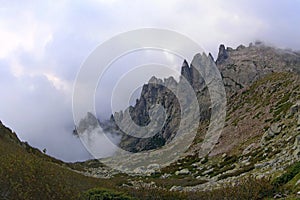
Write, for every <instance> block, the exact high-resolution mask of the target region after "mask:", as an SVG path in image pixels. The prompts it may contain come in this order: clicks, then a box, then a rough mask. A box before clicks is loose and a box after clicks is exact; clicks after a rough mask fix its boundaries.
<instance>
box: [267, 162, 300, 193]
mask: <svg viewBox="0 0 300 200" xmlns="http://www.w3.org/2000/svg"><path fill="white" fill-rule="evenodd" d="M298 173H300V162H297V163H295V164H293V165H291V166H290V167H288V169H286V173H284V174H282V175H281V176H279V177H277V178H276V179H275V180H274V181H273V182H272V184H273V185H274V186H277V187H278V186H282V185H284V184H286V183H288V182H289V181H290V180H292V179H293V178H294V177H295V176H296V175H297V174H298Z"/></svg>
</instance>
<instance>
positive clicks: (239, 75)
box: [216, 44, 300, 92]
mask: <svg viewBox="0 0 300 200" xmlns="http://www.w3.org/2000/svg"><path fill="white" fill-rule="evenodd" d="M219 49H220V50H219V55H218V58H217V62H216V63H217V66H218V67H219V69H220V71H221V74H222V77H223V81H224V84H225V86H226V91H227V92H236V91H237V90H240V89H242V88H245V87H248V86H249V85H251V84H252V83H253V82H254V81H256V80H258V79H259V78H261V77H264V76H265V75H267V74H270V73H273V72H283V71H287V72H290V71H295V72H300V67H299V63H300V56H299V55H298V54H296V53H294V52H290V51H287V50H281V49H275V48H273V47H268V46H265V45H263V44H256V45H251V46H249V47H245V46H239V47H238V48H237V49H231V48H230V49H228V48H227V49H225V46H224V45H221V46H220V48H219Z"/></svg>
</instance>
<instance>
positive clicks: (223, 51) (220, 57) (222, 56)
mask: <svg viewBox="0 0 300 200" xmlns="http://www.w3.org/2000/svg"><path fill="white" fill-rule="evenodd" d="M227 58H228V53H227V50H226V49H225V46H224V44H221V45H220V47H219V53H218V58H217V61H216V63H217V64H220V63H222V62H224V61H225V60H226V59H227Z"/></svg>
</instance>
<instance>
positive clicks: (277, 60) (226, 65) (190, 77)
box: [110, 42, 300, 152]
mask: <svg viewBox="0 0 300 200" xmlns="http://www.w3.org/2000/svg"><path fill="white" fill-rule="evenodd" d="M203 57H207V58H208V59H211V60H213V57H212V56H211V55H209V56H206V55H200V56H199V57H196V56H195V58H194V60H193V61H192V62H191V64H188V62H187V61H186V60H185V61H184V62H183V64H182V68H181V77H184V78H185V79H186V80H187V81H188V82H189V84H190V85H191V86H192V88H193V90H194V91H195V93H196V96H197V99H198V102H199V109H200V123H202V122H204V121H207V120H209V119H210V114H211V113H210V106H211V102H210V96H209V91H208V89H207V86H206V83H205V81H204V79H203V78H202V77H201V75H200V74H199V72H198V71H197V70H196V69H195V67H194V66H193V64H192V63H193V62H197V61H198V60H199V59H200V60H201V59H203ZM214 62H215V63H216V66H217V67H218V69H219V70H220V73H221V76H222V80H223V83H224V86H225V90H226V93H227V96H228V98H227V99H228V101H230V100H231V99H230V96H231V95H233V94H236V93H238V92H240V91H242V90H247V89H248V88H249V86H251V85H252V84H253V83H254V82H255V81H257V80H260V79H262V78H264V77H266V76H268V75H270V74H273V73H283V72H288V73H292V74H293V73H297V72H300V54H299V53H296V52H293V51H290V50H282V49H277V48H274V47H269V46H265V45H264V44H262V43H259V42H256V43H255V44H250V45H249V46H248V47H245V46H243V45H240V46H239V47H237V48H236V49H232V48H230V47H227V48H225V46H224V45H220V47H219V53H218V57H217V59H216V61H214ZM181 86H182V78H181V79H180V80H179V82H176V81H175V79H174V78H173V77H169V78H166V79H164V80H161V79H157V78H156V77H152V78H151V79H150V80H149V82H148V83H147V84H145V85H144V86H143V87H142V92H141V95H140V97H139V98H138V99H137V100H136V103H135V105H134V106H131V107H129V108H127V109H126V110H125V111H121V112H117V113H114V115H112V117H111V125H110V127H115V128H114V129H111V131H112V130H118V134H119V135H122V139H121V142H120V144H119V146H120V147H121V148H123V149H125V150H127V151H131V152H139V151H145V150H150V149H156V148H159V147H161V146H163V145H165V144H166V143H169V142H170V141H171V140H172V138H173V137H174V135H175V134H176V131H177V130H178V126H179V122H180V105H179V102H178V100H177V99H176V96H175V94H174V93H173V92H172V91H171V90H170V89H168V88H176V89H175V90H178V88H180V87H181ZM173 90H174V89H173ZM157 104H160V105H162V106H163V107H164V109H165V110H166V122H165V124H164V126H163V128H162V129H161V130H159V131H158V133H157V134H156V135H155V136H154V137H151V138H138V137H134V136H133V135H127V134H125V133H124V132H122V128H120V127H118V124H117V123H115V120H117V121H118V122H120V123H121V124H125V125H128V124H130V123H129V119H128V117H126V118H125V117H123V115H124V113H125V112H126V111H129V113H130V116H131V118H132V120H133V121H134V122H135V123H136V124H137V125H139V126H147V125H148V124H149V123H150V118H149V110H150V108H151V107H152V106H154V105H157ZM157 121H159V120H157ZM131 130H134V129H132V128H131Z"/></svg>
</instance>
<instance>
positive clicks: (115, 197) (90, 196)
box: [81, 188, 134, 200]
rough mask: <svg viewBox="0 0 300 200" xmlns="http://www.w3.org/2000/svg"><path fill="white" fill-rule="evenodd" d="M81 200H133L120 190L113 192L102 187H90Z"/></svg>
mask: <svg viewBox="0 0 300 200" xmlns="http://www.w3.org/2000/svg"><path fill="white" fill-rule="evenodd" d="M81 198H82V199H83V200H134V198H132V197H129V196H127V195H126V194H124V193H121V192H115V191H112V190H107V189H103V188H94V189H90V190H88V191H87V192H84V194H83V195H82V197H81Z"/></svg>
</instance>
